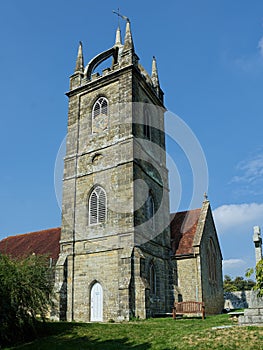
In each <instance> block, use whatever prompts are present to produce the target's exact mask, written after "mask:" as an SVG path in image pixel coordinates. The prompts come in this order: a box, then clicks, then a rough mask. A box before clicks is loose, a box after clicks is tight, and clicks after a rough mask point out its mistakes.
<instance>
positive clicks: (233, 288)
mask: <svg viewBox="0 0 263 350" xmlns="http://www.w3.org/2000/svg"><path fill="white" fill-rule="evenodd" d="M254 285H255V282H254V281H253V280H251V279H247V280H246V279H244V278H243V277H241V276H237V277H235V278H234V279H232V278H231V277H230V276H228V275H225V277H224V291H225V292H238V291H242V290H251V289H252V288H253V287H254Z"/></svg>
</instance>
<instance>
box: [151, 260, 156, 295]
mask: <svg viewBox="0 0 263 350" xmlns="http://www.w3.org/2000/svg"><path fill="white" fill-rule="evenodd" d="M150 292H151V294H156V273H155V269H154V265H153V263H151V265H150Z"/></svg>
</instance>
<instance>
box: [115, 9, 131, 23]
mask: <svg viewBox="0 0 263 350" xmlns="http://www.w3.org/2000/svg"><path fill="white" fill-rule="evenodd" d="M112 12H113V13H115V15H117V16H118V17H119V18H120V17H121V18H122V19H124V20H125V21H127V22H130V20H129V18H128V17H126V16H123V15H121V14H120V9H119V8H118V11H114V10H112Z"/></svg>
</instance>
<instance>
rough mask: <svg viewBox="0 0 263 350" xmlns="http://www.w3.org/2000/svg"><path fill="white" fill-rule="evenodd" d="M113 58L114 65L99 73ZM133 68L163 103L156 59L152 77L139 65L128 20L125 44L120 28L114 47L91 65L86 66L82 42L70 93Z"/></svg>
mask: <svg viewBox="0 0 263 350" xmlns="http://www.w3.org/2000/svg"><path fill="white" fill-rule="evenodd" d="M110 57H112V64H111V66H110V67H107V68H105V69H103V70H102V73H101V74H100V73H97V72H95V71H96V68H97V67H98V66H99V65H100V64H101V63H102V62H104V61H106V60H107V59H108V58H110ZM129 66H132V67H133V68H134V69H136V70H137V71H138V72H139V73H140V75H141V76H142V77H143V78H144V80H146V82H147V84H148V85H149V86H150V87H151V89H152V91H153V92H154V94H155V95H156V96H157V97H158V99H159V100H160V101H161V103H163V91H162V90H161V88H160V84H159V77H158V71H157V64H156V59H155V57H153V61H152V72H151V76H150V75H149V74H148V73H147V72H146V70H145V69H144V68H143V67H142V65H141V64H139V57H138V56H137V54H136V52H135V48H134V43H133V38H132V32H131V23H130V21H129V20H128V19H127V22H126V30H125V38H124V43H123V44H122V38H121V31H120V28H119V27H118V28H117V30H116V38H115V43H114V45H113V46H112V47H111V48H109V49H108V50H106V51H104V52H101V53H99V54H98V55H97V56H95V57H93V58H92V59H91V60H90V61H89V63H88V64H87V65H86V66H84V58H83V50H82V43H81V42H80V44H79V48H78V54H77V60H76V68H75V72H74V74H73V75H72V76H71V77H70V92H71V91H74V90H76V89H78V88H82V87H83V86H86V85H87V84H89V83H90V82H91V81H94V80H98V79H101V78H103V77H104V76H105V75H107V76H108V75H109V74H114V73H115V72H116V71H119V70H121V69H125V68H127V67H129Z"/></svg>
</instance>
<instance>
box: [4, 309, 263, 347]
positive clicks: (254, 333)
mask: <svg viewBox="0 0 263 350" xmlns="http://www.w3.org/2000/svg"><path fill="white" fill-rule="evenodd" d="M222 325H233V322H232V321H231V320H230V319H229V316H228V315H218V316H210V317H207V318H206V320H204V321H202V320H201V319H182V320H176V321H174V320H172V319H149V320H144V321H134V322H123V323H88V324H84V323H63V322H60V323H47V324H46V325H45V326H44V328H43V330H42V331H43V332H44V334H45V335H46V336H43V337H41V338H39V339H37V340H35V341H34V342H32V343H29V344H25V345H21V346H17V347H14V348H12V349H15V350H27V349H28V350H30V349H32V350H33V349H34V350H52V349H56V350H60V349H61V350H62V349H63V350H74V349H78V350H82V349H83V350H84V349H99V350H116V349H118V350H122V349H123V350H124V349H126V350H128V349H133V350H147V349H156V350H177V349H178V350H191V349H198V350H199V349H200V350H202V349H205V350H207V349H226V350H232V349H233V350H236V349H239V350H240V349H241V350H243V349H244V350H250V349H251V350H252V349H253V350H262V349H263V327H238V326H234V327H232V328H224V329H212V327H218V326H222ZM9 349H11V348H9Z"/></svg>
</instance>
